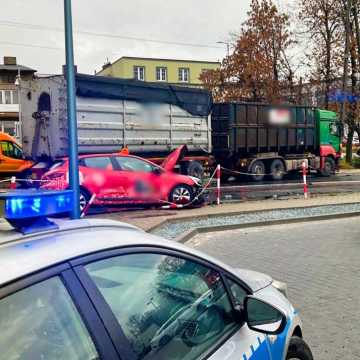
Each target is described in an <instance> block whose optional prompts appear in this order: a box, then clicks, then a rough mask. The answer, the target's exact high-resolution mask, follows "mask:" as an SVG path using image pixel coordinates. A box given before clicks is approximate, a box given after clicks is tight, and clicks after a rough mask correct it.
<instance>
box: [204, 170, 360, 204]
mask: <svg viewBox="0 0 360 360" xmlns="http://www.w3.org/2000/svg"><path fill="white" fill-rule="evenodd" d="M307 182H308V192H309V194H310V196H311V195H313V196H316V195H321V194H334V193H352V192H358V191H360V174H358V173H355V174H349V175H343V174H337V175H334V176H331V177H329V178H324V177H319V176H315V175H311V176H309V177H308V179H307ZM303 193H304V190H303V180H302V178H301V177H300V176H292V177H287V178H285V179H284V180H282V181H278V182H274V181H262V182H259V183H257V182H240V181H233V182H226V183H222V184H221V199H222V201H230V202H231V201H246V200H262V199H268V198H291V197H298V196H303ZM215 200H216V187H215V186H214V185H212V187H210V188H209V201H210V202H214V201H215Z"/></svg>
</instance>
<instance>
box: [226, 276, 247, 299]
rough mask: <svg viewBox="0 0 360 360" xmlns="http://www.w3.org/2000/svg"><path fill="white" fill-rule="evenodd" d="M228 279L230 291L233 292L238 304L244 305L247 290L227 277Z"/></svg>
mask: <svg viewBox="0 0 360 360" xmlns="http://www.w3.org/2000/svg"><path fill="white" fill-rule="evenodd" d="M226 281H227V282H228V284H229V287H230V291H231V293H232V296H233V298H234V301H235V304H236V305H243V304H244V300H245V298H246V296H247V292H246V291H245V290H244V288H243V287H242V286H240V285H239V284H238V283H236V282H235V281H233V280H230V279H226Z"/></svg>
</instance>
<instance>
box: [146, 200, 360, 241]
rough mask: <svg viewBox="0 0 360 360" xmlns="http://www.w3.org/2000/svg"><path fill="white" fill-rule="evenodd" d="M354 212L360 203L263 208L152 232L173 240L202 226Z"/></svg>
mask: <svg viewBox="0 0 360 360" xmlns="http://www.w3.org/2000/svg"><path fill="white" fill-rule="evenodd" d="M356 212H360V203H352V204H337V205H323V206H313V207H307V208H291V209H277V210H263V211H256V212H251V213H244V214H238V215H219V216H212V217H206V216H205V217H199V218H194V219H192V220H183V221H168V222H167V223H166V224H164V225H163V226H161V227H160V228H156V229H154V230H153V231H152V233H153V234H156V235H159V236H162V237H164V238H166V239H169V240H174V239H176V238H177V237H179V236H181V235H182V234H184V233H186V232H188V231H189V230H192V229H198V228H204V227H215V226H227V225H243V224H254V223H258V222H267V221H276V220H292V219H301V218H311V217H314V216H324V215H339V214H349V215H351V214H353V213H356Z"/></svg>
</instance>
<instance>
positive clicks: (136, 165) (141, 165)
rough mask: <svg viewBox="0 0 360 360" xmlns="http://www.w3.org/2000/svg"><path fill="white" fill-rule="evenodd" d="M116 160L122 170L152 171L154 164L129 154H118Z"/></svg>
mask: <svg viewBox="0 0 360 360" xmlns="http://www.w3.org/2000/svg"><path fill="white" fill-rule="evenodd" d="M116 161H117V162H118V164H119V167H120V169H121V170H124V171H139V172H152V171H154V166H153V165H151V164H149V163H148V162H146V161H143V160H141V159H138V158H135V157H131V156H118V157H116Z"/></svg>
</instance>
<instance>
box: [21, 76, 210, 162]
mask: <svg viewBox="0 0 360 360" xmlns="http://www.w3.org/2000/svg"><path fill="white" fill-rule="evenodd" d="M20 91H21V120H22V136H21V138H22V146H23V149H24V153H25V155H26V156H29V157H31V158H32V159H34V160H41V159H52V160H54V159H56V158H61V157H64V156H67V154H68V123H67V102H66V100H67V99H66V79H65V78H64V76H62V75H56V76H49V77H38V78H35V79H33V80H29V81H21V84H20ZM76 104H77V127H78V147H79V153H80V154H85V153H108V152H117V151H119V150H120V149H121V148H123V147H125V146H126V147H127V148H128V149H129V151H130V152H131V153H135V154H139V155H141V156H166V155H167V154H169V152H170V151H172V150H174V149H176V148H177V147H178V146H181V145H184V144H186V145H187V149H188V151H189V152H190V153H192V154H196V153H198V154H204V152H205V153H210V152H211V133H210V129H211V124H210V111H211V106H212V102H211V96H210V94H209V93H208V92H206V91H205V90H201V89H197V88H186V87H180V86H172V85H167V84H153V83H145V82H140V81H136V80H124V79H113V78H106V77H99V76H91V75H82V74H77V75H76Z"/></svg>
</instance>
